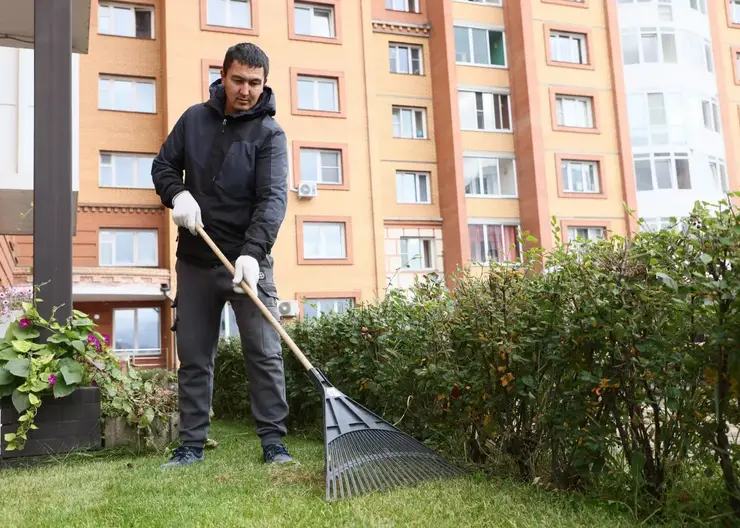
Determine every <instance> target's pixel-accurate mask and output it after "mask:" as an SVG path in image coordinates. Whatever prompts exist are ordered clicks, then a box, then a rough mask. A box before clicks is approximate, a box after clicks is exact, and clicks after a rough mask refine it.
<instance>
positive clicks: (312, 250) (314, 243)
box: [303, 222, 347, 260]
mask: <svg viewBox="0 0 740 528" xmlns="http://www.w3.org/2000/svg"><path fill="white" fill-rule="evenodd" d="M303 258H304V259H306V260H311V259H346V258H347V237H346V224H345V223H344V222H304V223H303Z"/></svg>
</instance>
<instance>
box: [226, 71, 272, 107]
mask: <svg viewBox="0 0 740 528" xmlns="http://www.w3.org/2000/svg"><path fill="white" fill-rule="evenodd" d="M221 82H222V83H223V85H224V88H225V89H226V112H227V113H230V114H231V113H237V112H244V111H246V110H249V109H250V108H252V107H253V106H254V105H255V104H257V100H258V99H259V98H260V95H262V90H264V88H265V71H264V68H262V67H261V66H260V67H259V68H254V67H252V66H249V65H247V64H242V63H239V62H236V61H234V62H232V63H231V66H229V71H227V72H225V71H224V70H223V68H221Z"/></svg>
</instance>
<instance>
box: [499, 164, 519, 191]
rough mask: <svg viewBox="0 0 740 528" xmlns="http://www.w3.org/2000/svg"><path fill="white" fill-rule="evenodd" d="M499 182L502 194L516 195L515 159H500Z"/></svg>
mask: <svg viewBox="0 0 740 528" xmlns="http://www.w3.org/2000/svg"><path fill="white" fill-rule="evenodd" d="M498 170H499V184H500V186H501V194H502V195H504V196H516V174H515V173H514V160H513V159H506V158H504V159H500V160H498Z"/></svg>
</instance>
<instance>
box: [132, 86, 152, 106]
mask: <svg viewBox="0 0 740 528" xmlns="http://www.w3.org/2000/svg"><path fill="white" fill-rule="evenodd" d="M154 107H155V104H154V84H153V83H137V84H136V110H138V111H139V112H154Z"/></svg>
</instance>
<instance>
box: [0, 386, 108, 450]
mask: <svg viewBox="0 0 740 528" xmlns="http://www.w3.org/2000/svg"><path fill="white" fill-rule="evenodd" d="M100 412H101V402H100V389H99V388H98V387H80V388H78V389H76V390H75V391H74V392H73V393H72V394H70V395H69V396H65V397H64V398H59V399H55V398H54V397H53V396H46V397H44V398H42V404H41V407H40V408H39V411H38V413H37V414H36V418H35V420H34V423H35V424H36V426H37V427H38V429H37V430H32V431H28V433H27V436H28V439H27V440H26V445H25V447H24V448H23V449H21V450H19V451H6V450H5V448H6V446H7V445H8V443H7V442H6V441H5V439H4V437H5V434H6V433H15V432H16V430H17V429H18V421H17V420H18V413H17V412H16V410H15V407H13V402H12V401H11V399H10V397H6V398H2V399H0V460H3V459H11V458H18V457H30V456H39V455H56V454H62V453H69V452H71V451H78V450H89V449H100V448H101V447H102V439H101V434H100V425H101V423H100Z"/></svg>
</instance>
